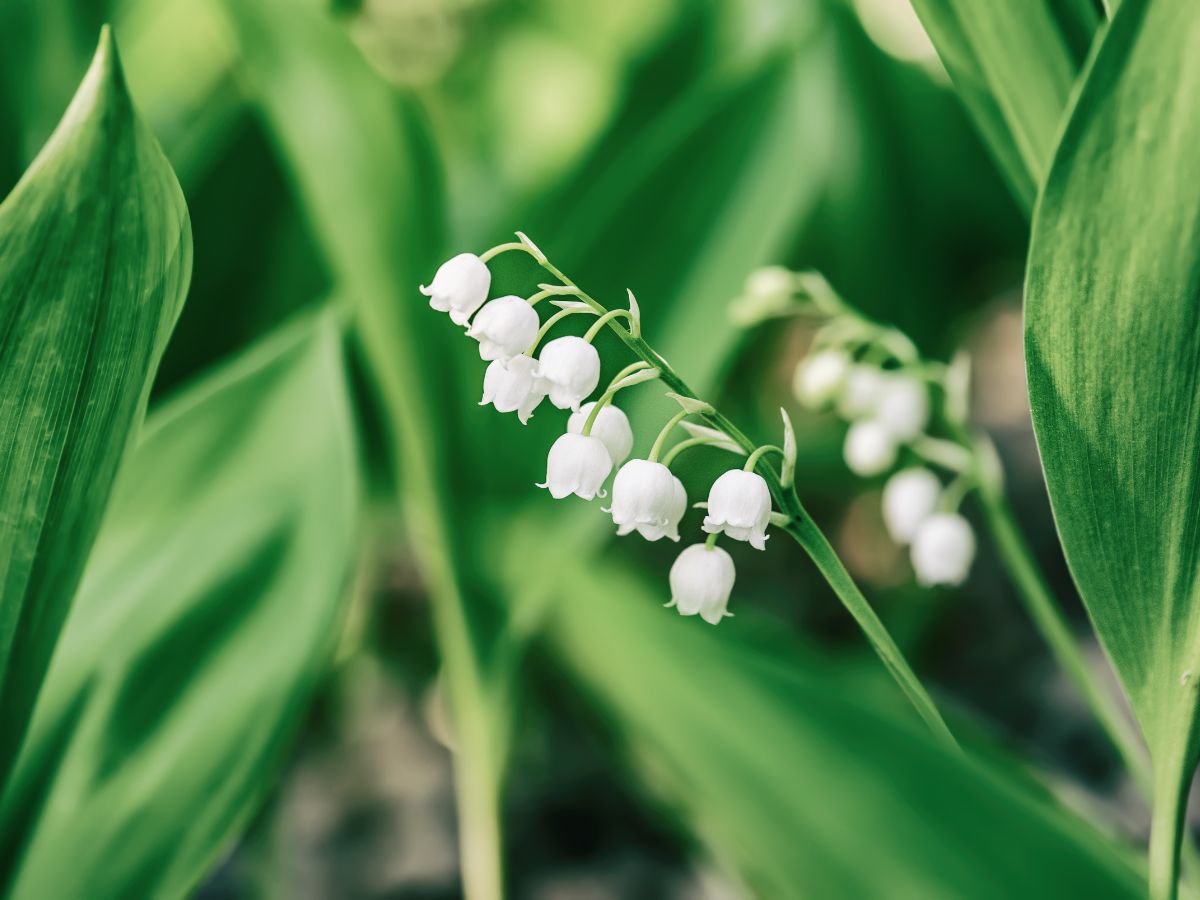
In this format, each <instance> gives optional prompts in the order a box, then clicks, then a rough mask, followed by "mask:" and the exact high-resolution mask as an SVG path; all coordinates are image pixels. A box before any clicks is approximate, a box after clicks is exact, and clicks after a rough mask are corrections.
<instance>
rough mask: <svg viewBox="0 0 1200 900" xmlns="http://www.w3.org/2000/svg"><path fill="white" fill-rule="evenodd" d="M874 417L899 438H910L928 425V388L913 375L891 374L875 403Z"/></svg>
mask: <svg viewBox="0 0 1200 900" xmlns="http://www.w3.org/2000/svg"><path fill="white" fill-rule="evenodd" d="M875 419H876V420H877V421H879V422H880V423H881V424H882V425H883V426H884V427H885V428H887V430H888V431H890V432H891V433H892V435H893V436H894V437H895V438H896V440H898V441H901V442H902V443H903V442H906V441H911V440H912V439H913V438H915V437H916V436H917V435H919V434H921V433H922V432H923V431H924V430H925V428H926V426H927V425H929V388H927V387H926V386H925V382H923V381H921V380H920V379H919V378H914V377H913V376H912V375H905V374H897V375H891V376H889V377H888V378H887V379H886V380H885V381H884V384H883V389H882V390H881V391H880V393H879V399H878V401H877V402H876V405H875Z"/></svg>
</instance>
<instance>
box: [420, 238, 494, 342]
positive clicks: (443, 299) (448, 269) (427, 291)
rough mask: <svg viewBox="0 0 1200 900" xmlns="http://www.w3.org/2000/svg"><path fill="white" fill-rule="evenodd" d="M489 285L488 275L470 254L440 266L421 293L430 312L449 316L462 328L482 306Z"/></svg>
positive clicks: (475, 257) (485, 269) (474, 256)
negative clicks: (433, 310)
mask: <svg viewBox="0 0 1200 900" xmlns="http://www.w3.org/2000/svg"><path fill="white" fill-rule="evenodd" d="M491 286H492V273H491V271H490V270H489V269H488V267H487V265H486V264H485V263H484V262H483V260H481V259H480V258H479V257H478V256H476V255H475V254H474V253H460V254H458V256H456V257H454V258H453V259H448V260H446V262H444V263H442V264H441V266H440V267H439V268H438V270H437V272H436V273H435V274H434V276H433V281H432V282H431V283H430V285H429V287H425V285H421V293H422V294H424V295H425V296H426V297H428V298H429V305H430V306H432V307H433V308H434V309H436V310H438V311H439V312H448V313H450V319H451V320H452V321H453V322H454V324H455V325H466V324H467V320H468V319H470V318H471V314H472V313H473V312H475V310H477V309H479V307H481V306H483V301H485V300H486V299H487V295H488V288H490V287H491Z"/></svg>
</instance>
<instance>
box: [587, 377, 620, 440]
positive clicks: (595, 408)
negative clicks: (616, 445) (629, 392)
mask: <svg viewBox="0 0 1200 900" xmlns="http://www.w3.org/2000/svg"><path fill="white" fill-rule="evenodd" d="M615 393H616V392H615V391H614V390H613V389H612V388H609V389H608V390H607V391H605V392H604V393H603V394H602V395H601V397H600V399H599V400H597V401H596V402H595V403H593V404H592V408H591V409H590V410H588V417H587V419H585V420H584V423H583V430H582V431H580V432H579V433H580V434H582V435H583V436H584V437H587V436H588V435H589V434H591V433H592V426H593V425H595V424H596V417H597V416H598V415H600V410H602V409H604V407H606V406H608V404H610V403H612V399H613V395H614V394H615Z"/></svg>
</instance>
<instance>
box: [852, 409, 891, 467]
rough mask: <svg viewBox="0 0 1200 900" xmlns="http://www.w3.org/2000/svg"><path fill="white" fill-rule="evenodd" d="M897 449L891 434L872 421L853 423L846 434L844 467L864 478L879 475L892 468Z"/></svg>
mask: <svg viewBox="0 0 1200 900" xmlns="http://www.w3.org/2000/svg"><path fill="white" fill-rule="evenodd" d="M898 449H899V448H897V446H896V439H895V438H894V437H893V436H892V433H891V432H890V431H889V430H888V429H887V428H886V427H884V426H883V425H882V424H880V423H879V422H876V421H874V420H873V419H868V420H866V421H863V422H855V423H854V424H853V425H851V426H850V430H849V431H847V432H846V445H845V448H844V455H845V457H846V465H847V466H849V467H850V471H852V472H854V473H855V474H856V475H861V476H862V477H864V478H870V477H872V476H874V475H881V474H882V473H884V472H886V471H887V470H888V469H890V468H891V467H892V466H894V465H895V464H896V455H897V452H898Z"/></svg>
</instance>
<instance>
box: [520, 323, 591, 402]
mask: <svg viewBox="0 0 1200 900" xmlns="http://www.w3.org/2000/svg"><path fill="white" fill-rule="evenodd" d="M535 374H536V375H537V377H538V378H539V379H540V380H541V382H542V387H543V388H544V389H545V391H546V393H547V394H548V395H549V396H550V402H551V403H553V404H554V405H555V406H557V407H558V408H559V409H579V404H580V403H582V402H583V401H584V400H585V399H586V398H587V396H588V395H589V394H591V392H592V391H594V390H595V389H596V385H597V384H599V383H600V354H598V353H597V352H596V348H595V347H593V346H592V345H591V344H589V343H588V342H587V341H585V340H584V339H583V338H581V337H575V336H573V335H571V336H568V337H560V338H555V339H554V340H552V341H551V342H550V343H548V344H547V345H546V346H545V347H543V348H542V352H541V353H540V354H539V355H538V365H537V369H536V370H535Z"/></svg>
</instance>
